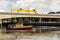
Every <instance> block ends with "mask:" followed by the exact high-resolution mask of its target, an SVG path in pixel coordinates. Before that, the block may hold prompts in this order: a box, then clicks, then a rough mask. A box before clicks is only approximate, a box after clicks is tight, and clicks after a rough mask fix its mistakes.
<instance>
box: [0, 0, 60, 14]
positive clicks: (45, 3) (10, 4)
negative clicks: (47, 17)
mask: <svg viewBox="0 0 60 40" xmlns="http://www.w3.org/2000/svg"><path fill="white" fill-rule="evenodd" d="M13 8H16V9H19V8H22V9H29V8H34V9H37V10H38V11H39V13H48V12H51V11H54V12H56V11H60V0H0V12H10V11H11V9H13Z"/></svg>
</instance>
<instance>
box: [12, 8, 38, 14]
mask: <svg viewBox="0 0 60 40" xmlns="http://www.w3.org/2000/svg"><path fill="white" fill-rule="evenodd" d="M11 12H12V13H28V14H30V13H34V14H38V11H37V10H35V9H33V10H29V9H27V10H23V9H20V10H17V9H12V10H11Z"/></svg>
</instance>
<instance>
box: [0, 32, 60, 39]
mask: <svg viewBox="0 0 60 40" xmlns="http://www.w3.org/2000/svg"><path fill="white" fill-rule="evenodd" d="M0 40H60V33H57V32H50V33H34V34H29V33H27V34H26V33H24V34H18V33H17V35H16V34H15V33H14V34H12V33H11V34H0Z"/></svg>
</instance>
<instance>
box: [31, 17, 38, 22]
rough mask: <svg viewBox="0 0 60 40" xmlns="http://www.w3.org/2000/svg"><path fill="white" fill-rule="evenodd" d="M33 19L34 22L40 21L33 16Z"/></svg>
mask: <svg viewBox="0 0 60 40" xmlns="http://www.w3.org/2000/svg"><path fill="white" fill-rule="evenodd" d="M31 21H32V22H39V18H32V19H31Z"/></svg>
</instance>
